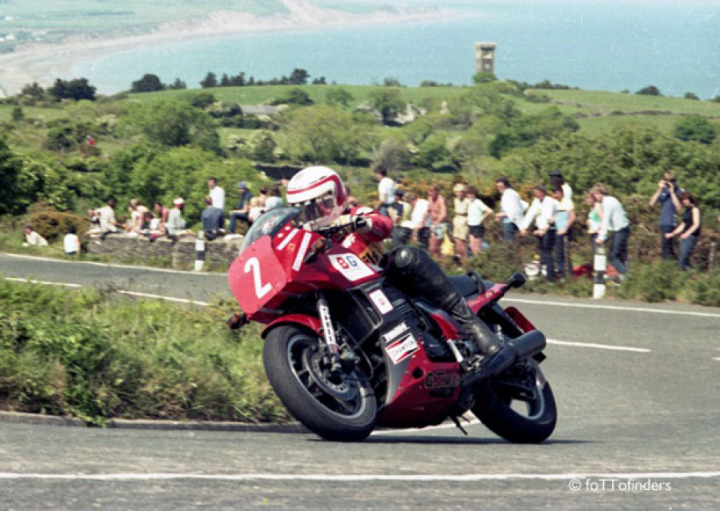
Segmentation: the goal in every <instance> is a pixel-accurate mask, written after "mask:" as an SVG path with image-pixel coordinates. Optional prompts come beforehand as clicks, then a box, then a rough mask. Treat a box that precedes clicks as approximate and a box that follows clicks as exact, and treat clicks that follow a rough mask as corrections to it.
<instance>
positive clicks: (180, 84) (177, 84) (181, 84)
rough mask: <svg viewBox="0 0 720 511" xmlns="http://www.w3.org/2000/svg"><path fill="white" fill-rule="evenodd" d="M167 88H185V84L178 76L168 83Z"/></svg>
mask: <svg viewBox="0 0 720 511" xmlns="http://www.w3.org/2000/svg"><path fill="white" fill-rule="evenodd" d="M167 88H168V89H171V90H181V89H187V84H186V83H185V82H184V81H182V80H181V79H180V78H175V81H174V82H173V83H172V85H168V86H167Z"/></svg>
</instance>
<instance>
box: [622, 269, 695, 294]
mask: <svg viewBox="0 0 720 511" xmlns="http://www.w3.org/2000/svg"><path fill="white" fill-rule="evenodd" d="M687 279H688V274H687V273H684V272H682V271H681V270H680V268H679V267H678V265H677V263H674V262H669V261H663V262H660V263H654V264H648V265H645V266H641V267H639V268H637V269H634V270H633V271H632V272H630V274H629V278H628V279H627V281H626V282H625V283H624V284H623V286H622V287H621V288H620V292H619V294H620V296H621V297H623V298H640V299H642V300H645V301H647V302H663V301H665V300H676V299H677V298H678V296H679V295H680V292H681V291H682V289H683V287H684V286H685V284H686V282H687Z"/></svg>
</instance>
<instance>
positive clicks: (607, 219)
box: [593, 185, 630, 282]
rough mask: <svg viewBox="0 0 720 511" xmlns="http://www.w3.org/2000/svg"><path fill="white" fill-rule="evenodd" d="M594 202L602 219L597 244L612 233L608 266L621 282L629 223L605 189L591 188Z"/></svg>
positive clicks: (625, 215)
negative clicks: (614, 270) (599, 209)
mask: <svg viewBox="0 0 720 511" xmlns="http://www.w3.org/2000/svg"><path fill="white" fill-rule="evenodd" d="M593 195H594V196H595V200H596V201H597V202H599V203H600V204H601V206H602V219H601V222H600V231H599V232H598V237H597V244H598V245H603V244H604V243H605V241H606V240H607V238H608V234H609V233H611V232H612V233H613V239H612V247H611V248H610V264H612V265H613V266H614V267H615V269H616V270H617V271H618V273H619V275H618V278H617V280H618V281H619V282H622V281H623V280H625V275H626V274H627V246H628V238H629V237H630V223H629V222H628V219H627V214H626V213H625V209H624V208H623V207H622V204H620V201H619V200H617V199H616V198H615V197H612V196H610V192H608V190H607V188H605V186H603V185H596V186H595V187H594V188H593Z"/></svg>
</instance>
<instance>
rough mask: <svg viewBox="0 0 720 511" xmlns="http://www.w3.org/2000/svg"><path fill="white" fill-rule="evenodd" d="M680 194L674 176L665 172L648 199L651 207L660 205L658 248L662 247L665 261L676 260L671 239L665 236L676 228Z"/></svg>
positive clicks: (680, 191) (680, 206)
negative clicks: (659, 240)
mask: <svg viewBox="0 0 720 511" xmlns="http://www.w3.org/2000/svg"><path fill="white" fill-rule="evenodd" d="M682 192H683V190H682V188H679V187H678V186H677V180H676V179H675V174H673V173H672V172H665V174H663V178H662V179H661V180H660V182H658V188H657V190H656V191H655V195H653V196H652V198H651V199H650V205H651V206H654V205H655V204H657V203H660V239H661V242H660V243H661V245H660V246H661V247H662V258H663V259H665V260H669V259H672V260H677V256H676V255H675V245H674V242H673V239H672V237H669V238H668V236H667V235H668V234H670V233H671V232H673V231H674V230H675V228H676V227H677V212H678V211H680V209H682V205H681V204H680V200H679V199H678V196H679V195H680V194H681V193H682Z"/></svg>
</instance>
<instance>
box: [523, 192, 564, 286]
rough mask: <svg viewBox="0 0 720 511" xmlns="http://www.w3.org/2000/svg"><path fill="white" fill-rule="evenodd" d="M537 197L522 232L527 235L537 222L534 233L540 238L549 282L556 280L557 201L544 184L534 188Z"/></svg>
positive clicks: (524, 219) (539, 245) (539, 246)
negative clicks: (554, 259)
mask: <svg viewBox="0 0 720 511" xmlns="http://www.w3.org/2000/svg"><path fill="white" fill-rule="evenodd" d="M533 196H534V197H535V199H534V200H533V202H532V204H531V205H530V209H528V212H527V213H526V214H525V218H523V221H522V223H521V224H520V233H521V234H522V235H523V236H525V235H527V231H528V228H529V227H530V225H531V224H532V223H533V222H535V230H534V231H533V234H534V235H535V236H536V237H537V240H538V250H539V251H540V264H542V265H543V266H545V271H546V272H547V279H548V281H549V282H554V281H555V261H553V248H554V247H555V213H556V212H557V201H556V200H555V199H553V198H552V197H550V196H548V194H547V190H546V189H545V186H544V185H537V186H536V187H535V188H533Z"/></svg>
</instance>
